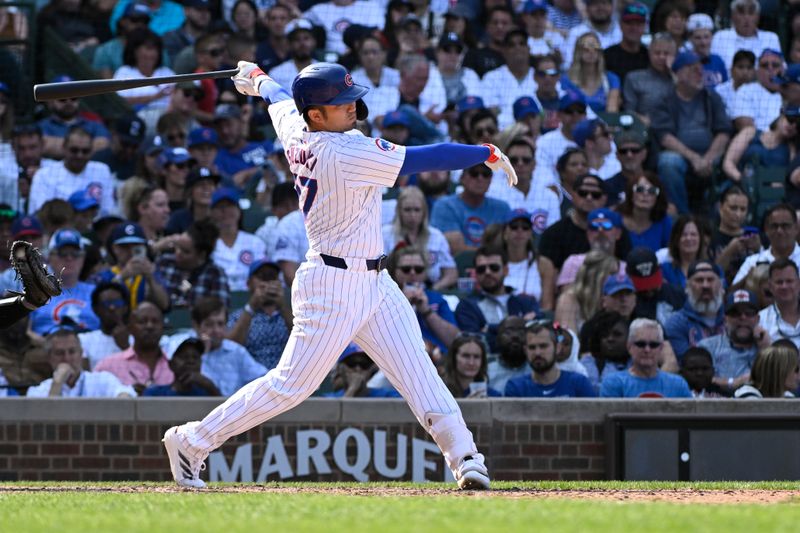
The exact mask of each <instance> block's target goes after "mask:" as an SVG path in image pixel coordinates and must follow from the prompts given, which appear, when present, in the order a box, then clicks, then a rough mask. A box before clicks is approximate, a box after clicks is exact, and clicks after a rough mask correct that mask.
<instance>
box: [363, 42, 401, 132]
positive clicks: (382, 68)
mask: <svg viewBox="0 0 800 533" xmlns="http://www.w3.org/2000/svg"><path fill="white" fill-rule="evenodd" d="M358 60H359V63H360V64H361V67H359V68H357V69H355V70H353V72H352V77H353V83H356V84H358V85H363V86H364V87H368V88H369V92H368V93H367V94H365V95H364V103H365V104H367V107H368V108H369V114H370V117H371V119H372V122H375V119H376V118H378V117H382V116H384V115H386V113H389V112H390V111H394V110H395V109H396V108H397V102H399V101H400V93H399V92H398V89H397V87H398V86H399V85H400V72H399V71H398V70H397V69H393V68H391V67H387V66H386V49H385V48H384V45H383V43H382V42H381V41H380V39H378V38H377V37H374V36H370V37H366V38H364V40H362V41H361V46H360V47H359V48H358Z"/></svg>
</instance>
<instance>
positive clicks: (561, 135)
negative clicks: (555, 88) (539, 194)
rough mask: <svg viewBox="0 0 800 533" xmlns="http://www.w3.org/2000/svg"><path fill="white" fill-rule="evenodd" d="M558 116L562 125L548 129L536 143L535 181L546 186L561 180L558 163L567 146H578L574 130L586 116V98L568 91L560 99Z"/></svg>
mask: <svg viewBox="0 0 800 533" xmlns="http://www.w3.org/2000/svg"><path fill="white" fill-rule="evenodd" d="M558 118H559V120H560V121H561V127H559V128H556V129H554V130H553V131H548V132H547V133H545V134H544V135H542V136H541V137H539V140H538V141H537V143H536V175H535V176H534V181H538V182H539V183H541V184H542V185H544V186H547V185H551V184H557V183H558V182H559V178H558V172H556V163H557V162H558V158H559V157H561V155H562V154H563V153H564V151H565V150H566V149H567V148H572V147H574V146H577V144H575V141H574V140H573V138H572V130H573V129H575V126H577V125H578V123H579V122H580V121H582V120H584V119H585V118H586V100H584V99H583V96H581V95H580V94H576V93H573V92H568V93H566V94H564V96H562V97H561V99H560V100H559V101H558Z"/></svg>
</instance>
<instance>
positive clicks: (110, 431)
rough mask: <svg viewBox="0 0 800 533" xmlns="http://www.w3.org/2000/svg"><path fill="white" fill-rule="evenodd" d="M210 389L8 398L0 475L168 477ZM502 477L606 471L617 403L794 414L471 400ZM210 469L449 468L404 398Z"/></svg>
mask: <svg viewBox="0 0 800 533" xmlns="http://www.w3.org/2000/svg"><path fill="white" fill-rule="evenodd" d="M218 403H219V400H209V399H174V398H170V399H136V400H103V401H98V400H88V399H52V400H51V399H27V398H9V399H3V400H0V479H6V480H22V479H25V480H48V479H58V480H119V479H124V480H166V479H169V471H168V463H167V461H166V456H165V455H164V452H163V448H162V446H161V442H160V439H161V435H162V434H163V432H164V431H165V430H166V429H167V428H168V427H169V426H171V425H174V424H176V423H181V422H184V421H187V420H197V419H200V418H202V417H203V416H204V415H205V414H206V413H207V412H208V411H209V410H211V409H213V408H214V407H215V406H216V405H218ZM460 404H461V407H462V410H463V413H464V417H465V419H466V420H467V423H468V424H469V426H470V429H471V430H472V432H473V434H474V435H475V437H476V441H477V442H478V446H479V448H480V449H481V451H482V452H483V453H484V454H485V455H486V456H487V459H488V462H489V467H490V469H491V473H492V476H493V477H494V478H495V479H505V480H514V479H564V480H572V479H602V478H604V477H605V467H606V463H605V461H606V459H605V453H606V444H605V443H606V438H605V435H604V424H605V420H606V417H607V416H608V415H609V414H622V413H630V414H633V413H640V414H648V413H652V414H653V415H658V414H676V415H689V416H704V415H707V416H717V415H739V416H752V417H754V418H758V417H760V416H763V415H796V414H797V413H798V409H797V407H798V405H800V404H798V402H795V401H791V400H761V401H735V400H700V401H696V400H633V401H622V400H603V399H592V400H580V399H563V400H525V401H520V400H514V399H497V400H464V401H461V402H460ZM208 473H209V474H210V475H211V477H212V479H229V480H244V481H250V480H265V479H266V480H282V479H287V480H288V479H292V480H301V479H318V480H353V479H359V480H366V479H370V480H377V479H417V480H421V479H429V480H442V479H446V476H447V473H445V471H444V469H443V468H442V460H441V456H440V455H439V454H438V453H437V452H436V448H435V445H433V443H432V441H431V439H430V438H429V437H428V435H427V433H426V432H425V431H424V430H423V429H422V428H421V427H420V426H419V425H418V424H417V422H416V419H414V417H413V416H412V414H411V412H410V411H409V409H408V407H407V406H406V405H405V403H404V402H402V401H400V400H329V399H309V400H308V401H306V402H305V403H303V404H302V405H301V406H299V407H297V408H296V409H294V410H292V411H290V412H288V413H284V414H283V415H281V416H279V417H277V418H275V419H273V420H271V421H270V422H268V423H266V424H264V425H262V426H259V427H257V428H254V429H252V430H250V431H248V432H246V433H244V434H242V435H239V436H237V437H235V438H234V439H231V440H230V441H229V442H228V443H226V444H225V445H224V446H223V447H222V448H221V453H218V454H214V455H212V457H211V458H210V460H209V472H208Z"/></svg>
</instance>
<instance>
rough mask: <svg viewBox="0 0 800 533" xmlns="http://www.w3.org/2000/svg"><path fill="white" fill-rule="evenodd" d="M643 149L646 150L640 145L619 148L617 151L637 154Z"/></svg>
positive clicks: (623, 153)
mask: <svg viewBox="0 0 800 533" xmlns="http://www.w3.org/2000/svg"><path fill="white" fill-rule="evenodd" d="M642 150H644V148H641V147H639V148H619V149H618V150H617V152H619V153H620V154H622V155H636V154H640V153H642Z"/></svg>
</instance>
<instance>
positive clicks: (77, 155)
mask: <svg viewBox="0 0 800 533" xmlns="http://www.w3.org/2000/svg"><path fill="white" fill-rule="evenodd" d="M62 142H63V144H64V159H63V160H61V161H59V162H57V163H54V164H52V165H48V166H42V167H40V168H39V170H37V171H36V173H35V174H34V175H33V181H32V183H31V190H30V194H29V197H28V213H31V214H33V213H36V212H37V211H38V210H39V209H40V208H41V207H42V205H44V203H45V202H47V201H48V200H53V199H56V198H59V199H63V200H66V199H67V198H69V195H70V194H72V193H73V192H74V191H76V190H78V189H84V190H88V191H89V192H90V193H91V195H92V196H93V197H94V198H95V199H97V200H98V201H99V202H100V209H101V210H104V211H111V212H113V211H117V201H116V198H115V193H114V191H115V188H116V185H115V183H114V179H113V177H112V176H111V170H110V169H109V168H108V165H106V164H105V163H100V162H99V161H90V160H89V158H90V157H91V155H92V150H93V148H92V134H91V133H90V132H88V131H86V130H85V129H83V128H82V127H81V126H73V127H72V128H70V130H69V131H68V132H67V135H66V137H64V139H63V141H62Z"/></svg>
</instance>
